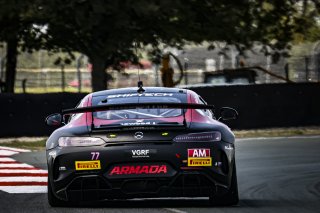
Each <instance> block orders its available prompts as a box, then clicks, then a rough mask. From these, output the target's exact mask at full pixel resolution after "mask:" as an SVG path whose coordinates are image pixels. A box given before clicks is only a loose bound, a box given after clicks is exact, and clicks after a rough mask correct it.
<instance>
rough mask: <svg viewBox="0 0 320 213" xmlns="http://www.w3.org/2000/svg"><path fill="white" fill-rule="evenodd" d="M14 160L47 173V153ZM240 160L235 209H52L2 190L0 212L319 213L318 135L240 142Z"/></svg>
mask: <svg viewBox="0 0 320 213" xmlns="http://www.w3.org/2000/svg"><path fill="white" fill-rule="evenodd" d="M14 158H15V159H16V160H19V161H20V162H25V163H28V164H31V165H34V166H36V167H39V168H43V169H46V165H45V157H44V153H43V152H42V153H41V152H35V153H22V154H19V155H16V156H14ZM236 159H237V172H238V184H239V195H240V202H239V205H237V206H234V207H210V206H209V204H208V201H207V200H206V198H200V199H155V200H149V199H148V200H129V201H112V202H110V201H108V202H106V203H104V204H102V205H99V206H86V207H76V208H52V207H50V206H49V205H48V203H47V195H46V194H45V193H37V194H9V193H6V192H3V191H0V212H32V213H35V212H73V213H76V212H86V213H87V212H143V213H149V212H167V213H170V212H174V213H184V212H217V213H219V212H237V213H239V212H240V213H241V212H273V213H275V212H290V213H294V212H299V213H300V212H320V136H311V137H291V138H272V139H261V138H260V139H242V140H238V141H237V142H236Z"/></svg>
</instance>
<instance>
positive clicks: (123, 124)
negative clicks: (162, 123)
mask: <svg viewBox="0 0 320 213" xmlns="http://www.w3.org/2000/svg"><path fill="white" fill-rule="evenodd" d="M156 124H157V123H156V122H155V121H146V122H142V121H141V122H138V121H137V122H132V123H120V125H122V126H139V125H156Z"/></svg>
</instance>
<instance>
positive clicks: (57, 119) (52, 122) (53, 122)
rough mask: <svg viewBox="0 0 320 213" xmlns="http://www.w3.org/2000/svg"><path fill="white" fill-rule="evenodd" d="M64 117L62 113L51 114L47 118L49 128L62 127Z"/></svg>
mask: <svg viewBox="0 0 320 213" xmlns="http://www.w3.org/2000/svg"><path fill="white" fill-rule="evenodd" d="M62 120H63V118H62V115H61V114H60V113H55V114H51V115H49V116H48V117H47V118H46V124H47V125H48V126H53V127H59V126H61V125H62Z"/></svg>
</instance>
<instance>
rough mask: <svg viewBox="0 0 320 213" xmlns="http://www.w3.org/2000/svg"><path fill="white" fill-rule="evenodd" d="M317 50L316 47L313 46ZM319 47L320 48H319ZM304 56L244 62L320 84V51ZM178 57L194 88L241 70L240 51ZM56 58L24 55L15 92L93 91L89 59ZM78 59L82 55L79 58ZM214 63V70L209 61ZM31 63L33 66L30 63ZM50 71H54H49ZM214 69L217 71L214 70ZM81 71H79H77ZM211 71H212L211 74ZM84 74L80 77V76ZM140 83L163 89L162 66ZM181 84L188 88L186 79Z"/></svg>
mask: <svg viewBox="0 0 320 213" xmlns="http://www.w3.org/2000/svg"><path fill="white" fill-rule="evenodd" d="M313 46H316V45H313ZM318 46H319V45H318ZM301 48H303V49H304V51H305V53H304V54H298V55H296V56H293V57H289V58H280V60H279V61H277V63H273V62H272V57H271V56H265V55H264V54H262V53H261V52H259V51H258V50H252V51H248V52H247V53H246V55H245V56H243V57H242V58H240V60H241V62H242V63H243V64H242V66H245V67H251V66H260V67H263V68H264V69H266V70H269V71H271V72H274V73H275V74H277V75H280V76H283V77H286V76H288V78H289V79H290V80H292V81H294V82H319V81H320V48H318V49H319V50H317V48H313V49H312V51H311V50H310V51H308V50H307V51H306V49H307V48H306V47H301ZM178 54H179V55H178V57H179V59H180V61H181V62H182V64H183V65H184V67H186V68H187V71H186V75H187V77H188V78H187V79H188V81H187V83H188V84H190V85H193V84H199V83H203V72H205V71H214V70H220V69H228V68H229V69H230V68H236V67H239V61H240V60H239V55H238V53H237V52H236V51H234V50H232V49H230V50H229V52H227V53H226V54H221V51H220V50H219V49H216V50H213V51H208V50H207V49H206V48H205V47H193V48H189V49H186V50H185V51H183V52H178ZM4 56H5V51H4V50H3V48H2V49H1V48H0V80H1V81H4V79H5V69H4V64H5V57H4ZM52 57H53V56H51V55H50V54H46V53H44V52H40V53H36V56H35V55H32V54H29V53H22V54H20V56H19V58H18V60H20V59H21V60H20V61H23V63H22V62H21V63H18V70H17V75H16V84H15V89H16V91H17V92H23V91H26V92H29V91H32V92H34V91H36V90H37V89H38V90H39V92H60V91H74V92H79V91H84V92H89V91H90V89H91V73H90V69H88V59H87V58H86V57H82V59H81V60H82V61H81V63H77V60H76V61H74V62H73V64H71V65H69V66H54V65H53V61H54V60H53V59H52ZM77 57H78V59H79V58H80V55H79V54H78V55H77ZM210 60H211V63H213V62H214V63H213V64H211V65H210V66H211V68H210V66H209V65H208V61H210ZM29 62H30V63H29ZM172 66H173V67H174V69H175V70H176V74H175V78H176V79H177V78H178V77H179V76H178V75H179V72H178V67H177V65H176V64H175V63H174V62H172ZM45 67H50V68H45ZM212 67H213V68H212ZM77 68H79V71H80V72H78V71H77ZM210 69H211V70H210ZM79 73H80V76H79ZM108 73H109V74H110V75H111V77H112V80H111V81H109V82H108V88H118V87H130V86H136V83H137V81H138V79H139V77H138V70H137V69H130V70H125V71H124V72H120V73H119V72H118V71H110V70H109V71H108ZM257 74H258V77H257V83H280V82H284V81H282V80H279V79H277V78H274V77H271V76H269V75H266V74H264V73H262V72H258V73H257ZM79 77H80V82H81V84H82V88H81V90H79V89H78V86H79ZM140 79H141V80H142V81H144V85H145V86H161V77H160V72H159V66H156V65H155V66H153V68H152V69H147V70H140ZM181 84H186V81H185V78H184V79H183V80H182V82H181Z"/></svg>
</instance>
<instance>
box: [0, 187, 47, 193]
mask: <svg viewBox="0 0 320 213" xmlns="http://www.w3.org/2000/svg"><path fill="white" fill-rule="evenodd" d="M0 190H2V191H5V192H8V193H47V186H18V187H17V186H0Z"/></svg>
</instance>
